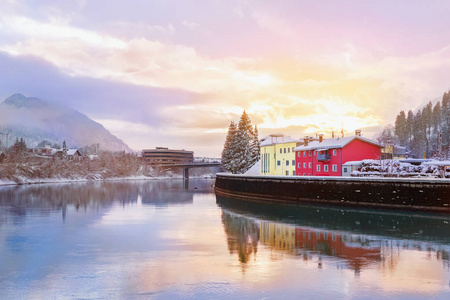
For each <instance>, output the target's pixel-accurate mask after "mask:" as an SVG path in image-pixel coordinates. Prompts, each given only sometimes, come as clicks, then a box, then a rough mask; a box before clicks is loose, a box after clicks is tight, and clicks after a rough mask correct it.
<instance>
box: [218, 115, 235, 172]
mask: <svg viewBox="0 0 450 300" xmlns="http://www.w3.org/2000/svg"><path fill="white" fill-rule="evenodd" d="M236 130H237V128H236V124H234V122H233V121H231V123H230V127H228V133H227V137H226V139H225V145H224V147H223V151H222V167H223V168H224V169H225V170H227V171H229V172H233V171H234V169H233V165H232V162H233V157H234V153H233V152H234V149H235V148H236V147H235V145H234V144H235V141H236V138H235V135H236ZM233 173H234V172H233Z"/></svg>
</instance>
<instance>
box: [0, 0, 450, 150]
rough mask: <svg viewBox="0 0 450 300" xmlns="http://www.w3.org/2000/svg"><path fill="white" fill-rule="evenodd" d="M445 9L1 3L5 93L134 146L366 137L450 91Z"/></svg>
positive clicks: (344, 4)
mask: <svg viewBox="0 0 450 300" xmlns="http://www.w3.org/2000/svg"><path fill="white" fill-rule="evenodd" d="M449 16H450V1H392V0H391V1H387V0H386V1H383V0H381V1H298V0H292V1H288V0H279V1H257V0H236V1H234V0H213V1H197V0H186V1H172V0H161V1H144V0H141V1H138V0H133V1H115V0H109V1H100V0H99V1H89V0H78V1H46V0H44V1H20V0H17V1H15V0H0V68H1V70H2V80H1V82H0V97H1V99H2V100H3V99H5V98H6V97H8V96H10V95H11V94H13V93H17V92H20V93H22V94H24V95H25V96H34V97H38V98H42V99H47V100H50V101H54V102H59V103H63V104H65V105H68V106H70V107H72V108H74V109H77V110H78V111H80V112H83V113H84V114H86V115H88V116H89V117H91V118H92V119H94V120H96V121H98V122H100V123H102V124H103V125H104V126H105V127H106V128H107V129H108V130H110V131H111V132H112V133H113V134H115V135H117V136H118V137H119V138H121V139H123V140H124V141H125V143H127V144H128V145H129V146H130V147H131V148H133V149H135V150H140V149H143V148H153V147H155V146H167V147H170V148H175V149H180V148H184V149H189V150H194V151H195V155H198V156H200V155H201V156H219V155H220V152H221V149H222V146H223V142H224V140H225V135H226V130H227V128H228V126H229V123H230V121H238V119H239V116H240V115H241V113H242V111H243V110H244V109H245V110H246V111H247V113H249V115H250V117H251V119H252V122H253V123H254V124H257V125H258V129H259V131H260V137H262V136H264V135H267V134H269V133H277V132H282V133H286V134H289V135H291V137H293V138H300V137H302V136H303V135H306V134H308V135H311V134H314V133H325V135H326V136H327V135H328V136H329V135H331V131H332V130H335V131H340V129H341V127H343V128H344V130H345V131H347V132H352V131H353V130H354V129H357V128H361V129H362V130H363V135H364V136H366V137H368V138H372V137H373V136H374V135H375V134H377V133H378V132H379V131H381V129H382V128H383V127H384V126H385V125H386V124H387V123H393V122H394V120H395V116H396V115H397V114H398V112H399V111H400V110H402V109H403V110H409V109H415V108H417V107H420V106H421V105H423V104H424V103H425V102H427V101H429V100H434V99H435V98H437V97H441V96H442V94H443V93H444V92H445V91H447V90H448V89H449V88H450V80H449V79H450V30H449V28H450V18H449Z"/></svg>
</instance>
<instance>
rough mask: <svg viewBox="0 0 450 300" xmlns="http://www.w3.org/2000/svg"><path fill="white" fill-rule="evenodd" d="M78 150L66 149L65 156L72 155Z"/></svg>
mask: <svg viewBox="0 0 450 300" xmlns="http://www.w3.org/2000/svg"><path fill="white" fill-rule="evenodd" d="M77 151H78V149H67V155H74V154H75V153H76V152H77Z"/></svg>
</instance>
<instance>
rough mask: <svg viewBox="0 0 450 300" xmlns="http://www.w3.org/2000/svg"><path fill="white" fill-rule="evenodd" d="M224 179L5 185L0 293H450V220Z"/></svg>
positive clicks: (0, 209) (0, 202) (1, 192)
mask: <svg viewBox="0 0 450 300" xmlns="http://www.w3.org/2000/svg"><path fill="white" fill-rule="evenodd" d="M213 184H214V181H213V180H190V181H183V180H157V181H128V182H103V183H71V184H42V185H29V186H16V187H0V299H86V298H87V299H380V298H384V299H386V298H388V299H450V257H449V255H450V225H449V221H450V218H449V217H448V216H443V215H433V214H411V213H400V212H392V211H376V212H375V211H364V210H350V209H341V208H333V207H320V206H298V207H297V206H280V205H276V206H274V205H267V204H257V203H251V202H245V201H244V202H243V201H237V200H234V199H227V198H221V197H216V196H215V194H214V192H213Z"/></svg>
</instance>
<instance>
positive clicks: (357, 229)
mask: <svg viewBox="0 0 450 300" xmlns="http://www.w3.org/2000/svg"><path fill="white" fill-rule="evenodd" d="M217 204H218V205H219V206H220V207H221V208H222V222H223V225H224V228H225V233H226V235H227V237H228V248H229V251H230V253H231V254H233V253H238V257H239V261H240V262H241V263H246V262H248V261H249V259H250V257H251V255H252V254H255V253H256V252H257V247H258V242H259V243H260V244H262V245H264V246H266V247H268V248H269V249H271V251H272V259H282V258H283V254H289V255H292V256H297V257H298V258H299V259H302V260H304V261H314V263H315V264H316V267H317V268H319V269H321V268H323V267H324V265H325V264H328V265H336V266H337V267H338V268H344V269H349V270H352V271H353V272H354V274H355V275H356V276H359V275H360V273H361V272H363V271H364V270H366V269H371V268H372V269H373V268H377V269H381V270H387V271H388V272H390V273H391V274H393V273H395V272H396V271H398V270H399V269H403V268H405V266H407V264H408V263H406V265H405V262H406V261H408V260H409V259H411V260H410V261H409V264H411V265H414V263H419V261H414V258H412V257H415V256H417V255H418V254H420V253H422V254H424V255H425V256H424V259H425V260H427V261H428V263H424V264H423V265H422V266H421V272H422V273H423V274H422V275H423V276H425V275H424V274H430V273H433V274H434V273H436V266H437V265H440V268H441V270H446V271H447V276H448V272H449V269H450V260H449V254H450V225H449V217H448V216H445V215H429V214H427V215H423V214H403V213H399V212H392V211H391V212H388V211H384V212H381V213H380V212H375V213H373V212H370V211H360V210H349V209H340V208H330V207H317V206H283V205H270V204H264V203H253V202H247V201H242V200H235V199H231V198H225V197H219V196H217ZM253 256H255V255H253ZM325 258H328V259H325ZM254 259H256V257H254ZM406 269H408V268H406ZM408 270H409V271H408V272H410V271H412V270H410V269H408ZM437 273H439V274H440V275H438V277H439V279H440V280H444V277H445V276H443V274H442V272H439V271H437ZM422 275H421V276H422Z"/></svg>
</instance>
